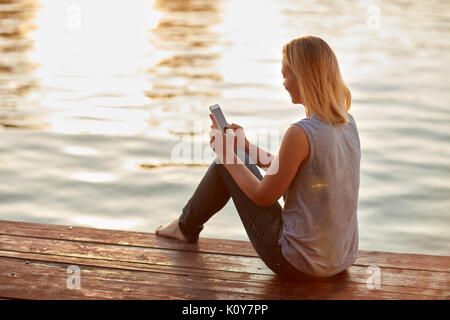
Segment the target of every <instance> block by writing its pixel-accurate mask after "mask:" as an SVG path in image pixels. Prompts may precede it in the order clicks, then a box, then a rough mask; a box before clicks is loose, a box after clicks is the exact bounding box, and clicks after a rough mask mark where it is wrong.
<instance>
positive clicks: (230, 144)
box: [209, 114, 236, 163]
mask: <svg viewBox="0 0 450 320" xmlns="http://www.w3.org/2000/svg"><path fill="white" fill-rule="evenodd" d="M209 117H210V118H211V121H212V125H211V132H210V133H209V136H210V137H211V140H210V141H209V146H210V147H211V149H212V150H213V151H214V152H215V153H216V154H217V157H218V158H219V159H220V160H221V161H222V163H225V161H226V160H227V159H228V161H227V163H230V161H231V163H233V162H234V158H233V155H234V146H235V139H236V136H235V134H234V131H233V129H225V133H223V132H222V130H220V128H219V125H218V124H217V122H216V119H215V118H214V117H213V116H212V115H211V114H210V115H209Z"/></svg>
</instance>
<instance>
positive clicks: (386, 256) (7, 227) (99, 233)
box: [0, 220, 450, 272]
mask: <svg viewBox="0 0 450 320" xmlns="http://www.w3.org/2000/svg"><path fill="white" fill-rule="evenodd" d="M0 234H5V235H6V234H10V235H22V236H32V237H41V238H44V239H65V240H76V241H85V242H94V243H110V244H119V245H129V246H135V247H146V248H159V249H171V250H182V251H193V252H206V253H208V252H209V253H219V254H225V255H227V254H229V255H237V256H249V257H258V254H257V253H256V252H255V250H254V249H253V247H252V245H251V243H250V242H248V241H239V240H222V239H211V238H200V239H199V242H198V243H197V244H188V243H183V242H181V241H177V240H172V239H167V238H163V237H158V236H155V235H154V234H153V233H143V232H131V231H121V230H106V229H94V228H85V227H71V229H69V227H67V226H58V225H44V224H35V223H28V222H14V221H4V220H0ZM354 265H360V266H379V267H389V268H402V269H405V268H408V269H413V270H429V271H441V272H450V256H437V255H422V254H403V253H392V252H376V251H364V250H360V251H359V252H358V259H357V260H356V261H355V263H354Z"/></svg>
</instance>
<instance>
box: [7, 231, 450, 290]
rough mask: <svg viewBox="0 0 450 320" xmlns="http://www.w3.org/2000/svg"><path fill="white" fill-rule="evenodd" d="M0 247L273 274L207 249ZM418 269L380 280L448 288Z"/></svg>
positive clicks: (11, 239)
mask: <svg viewBox="0 0 450 320" xmlns="http://www.w3.org/2000/svg"><path fill="white" fill-rule="evenodd" d="M0 250H4V251H19V252H29V253H43V254H47V255H48V254H51V255H60V256H72V257H79V258H89V259H96V260H106V261H121V262H132V263H145V264H151V265H160V266H176V267H184V268H190V269H192V270H197V271H198V272H200V273H201V272H204V270H213V271H214V272H217V271H232V272H240V273H252V274H265V275H274V273H273V272H272V271H271V270H270V269H268V268H267V267H266V266H265V264H264V263H263V262H262V261H261V260H260V259H259V258H253V257H244V256H240V257H239V256H230V255H226V256H224V255H220V254H211V253H195V252H183V251H174V250H163V249H151V248H135V247H129V246H118V245H112V244H93V243H85V242H77V241H65V240H49V239H40V238H28V237H20V236H19V237H18V236H5V235H0ZM395 269H397V270H395ZM360 270H361V274H360V275H359V276H360V278H362V279H367V277H368V275H367V274H365V272H366V268H364V267H363V268H361V269H360ZM418 271H419V270H418ZM363 272H364V274H363ZM421 272H422V273H421V274H422V276H421V277H419V275H420V273H419V272H414V273H409V274H408V273H407V272H406V271H405V270H402V269H398V268H393V269H391V271H390V272H388V273H386V272H385V271H384V270H383V271H382V275H383V278H384V283H386V284H389V285H391V284H393V285H405V286H406V284H407V283H410V286H416V287H422V288H424V289H425V288H427V289H441V290H445V289H448V288H449V274H448V273H443V272H428V271H421ZM395 277H397V279H398V280H396V281H397V282H394V283H391V282H387V281H388V280H389V279H391V278H395ZM408 277H409V278H408ZM364 281H365V280H364ZM390 281H393V280H390ZM408 281H409V282H408Z"/></svg>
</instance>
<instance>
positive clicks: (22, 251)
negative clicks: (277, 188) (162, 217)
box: [0, 220, 450, 300]
mask: <svg viewBox="0 0 450 320" xmlns="http://www.w3.org/2000/svg"><path fill="white" fill-rule="evenodd" d="M69 266H76V268H79V271H80V272H79V278H78V279H79V280H80V281H79V285H80V286H79V289H77V287H76V283H77V282H76V281H72V280H73V277H74V276H76V274H74V273H70V270H72V269H71V268H73V267H71V268H69V270H68V267H69ZM370 267H378V268H379V269H378V270H379V271H380V272H379V275H380V278H379V279H380V282H379V286H377V285H376V284H377V283H376V282H371V281H369V284H368V278H369V277H371V276H376V273H373V270H374V269H373V268H370ZM69 277H71V281H69V283H68V278H69ZM74 284H75V287H74ZM0 298H7V299H200V300H203V299H212V300H215V299H237V300H242V299H245V300H250V299H263V300H267V299H276V300H279V299H289V300H292V299H413V300H419V299H449V298H450V257H449V256H436V255H418V254H401V253H388V252H374V251H359V257H358V259H357V260H356V262H355V263H354V265H353V266H352V267H350V268H349V269H348V271H346V272H344V273H342V274H340V275H338V276H335V277H332V278H327V279H317V280H312V281H308V282H304V283H295V282H289V281H282V280H280V279H279V278H278V276H276V275H275V274H273V272H272V271H271V270H270V269H268V268H267V267H266V266H265V264H264V263H263V262H262V261H261V260H260V259H259V257H258V255H257V254H256V252H255V251H254V250H253V248H252V246H251V244H250V243H249V242H247V241H236V240H219V239H210V238H200V240H199V242H198V243H196V244H186V243H182V242H180V241H178V240H171V239H166V238H161V237H158V236H155V235H154V234H153V233H143V232H129V231H118V230H103V229H93V228H84V227H69V226H59V225H46V224H36V223H25V222H13V221H1V220H0Z"/></svg>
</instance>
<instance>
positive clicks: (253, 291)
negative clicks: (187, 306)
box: [0, 257, 433, 300]
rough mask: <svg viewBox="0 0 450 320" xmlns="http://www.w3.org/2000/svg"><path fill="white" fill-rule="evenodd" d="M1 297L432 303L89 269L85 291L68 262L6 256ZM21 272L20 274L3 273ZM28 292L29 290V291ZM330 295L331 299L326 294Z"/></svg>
mask: <svg viewBox="0 0 450 320" xmlns="http://www.w3.org/2000/svg"><path fill="white" fill-rule="evenodd" d="M0 266H1V268H2V272H0V277H1V281H0V295H2V296H6V297H11V298H34V299H36V298H39V299H74V298H94V299H105V298H106V299H157V298H160V299H161V298H163V299H167V298H169V299H233V298H234V299H236V298H238V299H295V298H302V299H305V298H306V299H323V298H325V297H327V298H330V299H347V298H353V299H413V300H420V299H432V298H433V297H429V296H425V295H414V294H398V293H391V292H383V291H381V290H379V291H377V292H376V294H374V293H373V292H369V290H368V289H367V288H365V286H363V285H361V284H357V283H350V284H349V285H348V286H344V287H342V286H337V287H336V288H334V291H333V292H328V293H324V292H323V291H322V293H321V294H320V293H317V292H315V291H312V292H310V288H307V287H306V288H305V287H303V286H299V287H297V288H296V293H297V294H296V295H293V292H292V289H291V292H286V290H283V288H279V289H278V290H274V289H273V288H268V287H267V286H263V285H260V286H259V287H258V286H256V284H255V283H253V284H252V286H251V287H250V286H248V284H247V283H245V284H242V283H240V282H237V281H226V280H219V279H212V278H198V277H184V276H177V275H169V274H152V273H150V272H139V271H132V272H131V271H128V270H114V269H111V268H109V269H107V270H106V269H104V268H99V267H88V266H84V267H83V269H82V271H81V287H82V289H81V290H69V289H67V287H66V281H67V274H66V269H67V266H68V264H61V263H51V262H45V263H43V262H36V261H30V262H29V263H28V264H24V263H23V260H22V261H20V259H13V258H4V257H2V258H0ZM5 269H8V270H16V271H15V272H14V274H12V275H11V272H9V273H8V272H7V273H5V272H4V271H3V270H5ZM24 288H27V290H24ZM325 294H327V295H325Z"/></svg>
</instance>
